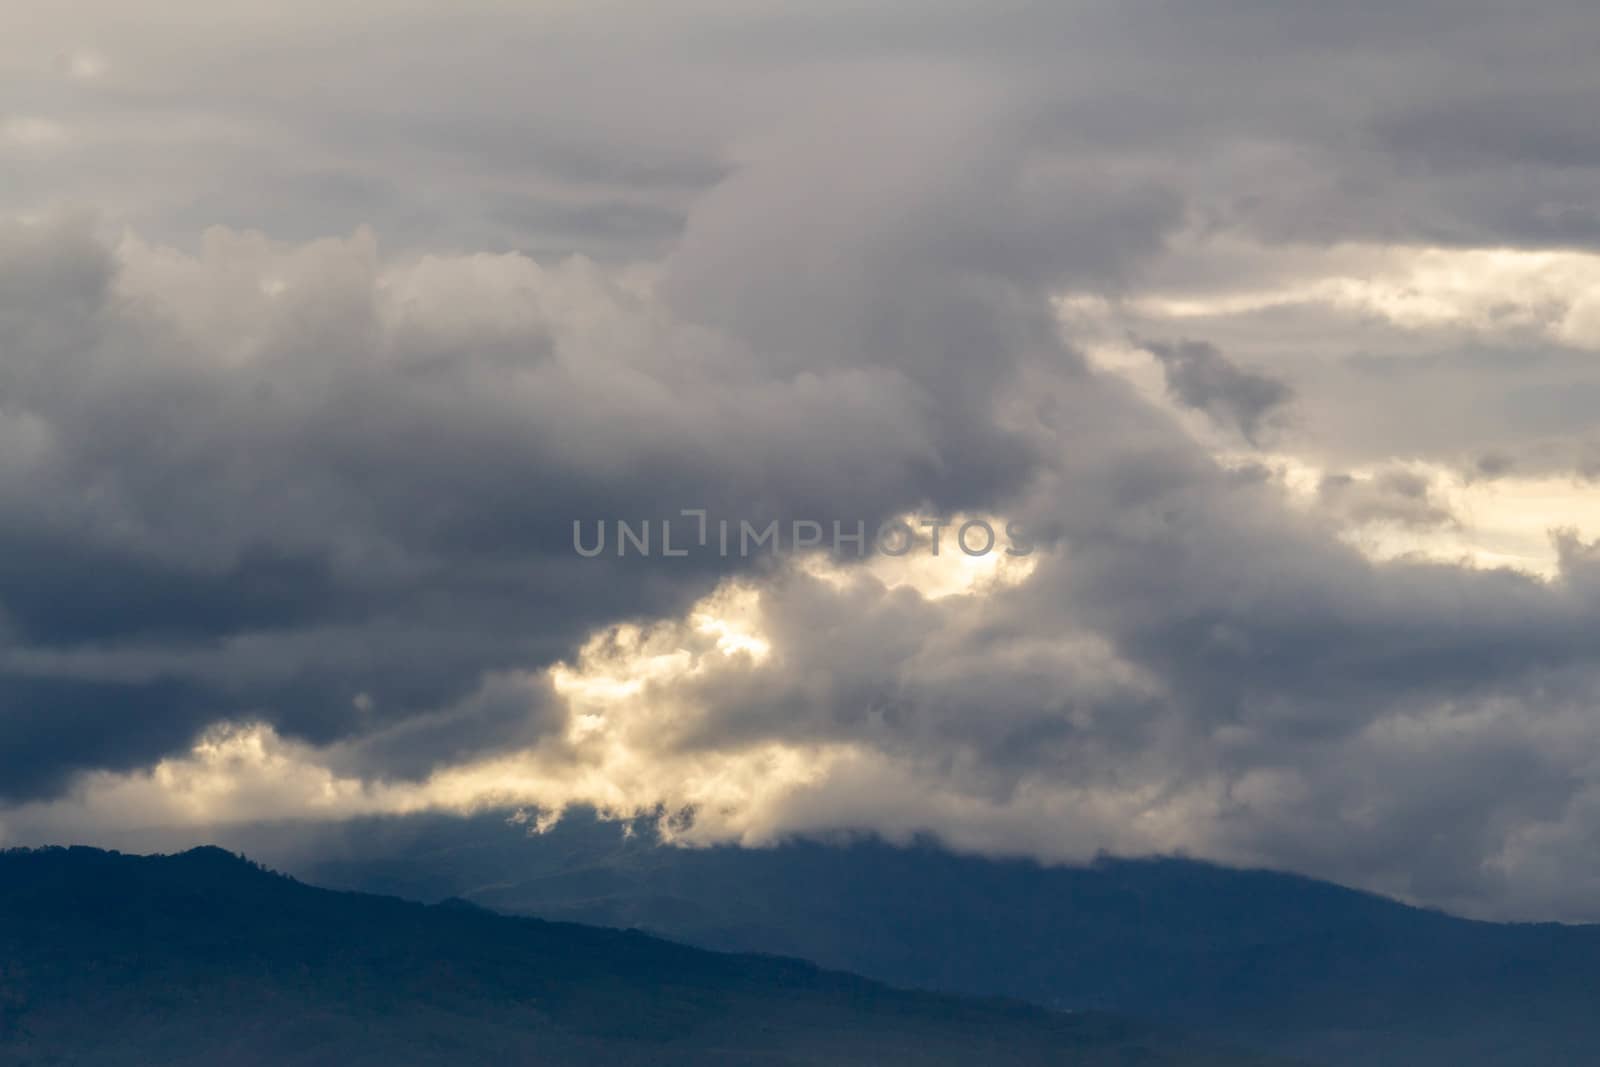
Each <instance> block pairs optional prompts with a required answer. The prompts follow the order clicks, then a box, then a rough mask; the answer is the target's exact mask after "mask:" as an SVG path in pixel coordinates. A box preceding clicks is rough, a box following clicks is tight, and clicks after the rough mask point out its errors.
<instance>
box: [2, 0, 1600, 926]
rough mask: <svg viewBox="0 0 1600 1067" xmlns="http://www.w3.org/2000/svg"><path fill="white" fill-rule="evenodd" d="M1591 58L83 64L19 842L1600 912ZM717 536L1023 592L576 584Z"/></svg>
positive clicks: (1003, 39) (140, 49)
mask: <svg viewBox="0 0 1600 1067" xmlns="http://www.w3.org/2000/svg"><path fill="white" fill-rule="evenodd" d="M1544 6H1545V7H1546V8H1547V10H1546V11H1544V12H1543V15H1544V17H1542V18H1538V19H1534V18H1527V17H1522V16H1518V17H1515V18H1509V17H1507V16H1506V15H1504V14H1502V13H1499V12H1497V11H1494V10H1492V9H1491V7H1490V5H1470V7H1471V8H1472V10H1471V12H1470V16H1471V17H1467V15H1463V13H1462V8H1461V6H1460V5H1444V4H1442V3H1439V4H1432V3H1420V4H1414V5H1402V6H1401V7H1395V6H1393V5H1385V6H1381V7H1380V6H1373V5H1356V6H1354V7H1350V6H1348V5H1346V6H1345V7H1330V6H1328V5H1310V4H1303V5H1299V4H1297V5H1289V6H1287V7H1283V6H1282V5H1279V6H1275V7H1274V8H1273V9H1272V11H1270V12H1268V11H1266V10H1265V9H1264V8H1262V7H1261V6H1260V5H1255V4H1241V3H1220V2H1218V3H1209V2H1208V3H1201V4H1182V5H1179V4H1164V3H1135V4H1116V5H1111V4H1098V3H1086V4H1072V5H1043V4H1041V5H1032V4H1002V5H999V6H998V7H996V6H994V5H982V6H981V7H980V6H978V5H965V4H958V3H949V4H938V5H935V6H934V7H933V8H931V9H927V8H921V9H919V10H918V12H917V13H916V17H915V20H914V21H913V16H912V14H911V13H910V12H909V11H908V10H906V9H902V8H901V7H900V6H899V5H896V4H892V3H883V4H873V5H867V6H860V5H849V6H848V8H847V7H845V6H843V5H840V6H839V7H838V8H836V9H835V8H832V7H829V6H827V5H824V6H823V7H820V8H818V7H812V8H808V9H806V10H803V11H802V10H798V9H794V8H789V7H785V6H781V5H771V6H769V5H759V6H753V7H752V6H748V5H739V7H738V8H737V9H736V10H732V9H730V10H723V9H722V7H721V5H718V4H713V3H707V4H699V5H694V6H693V7H692V8H690V9H685V10H683V11H680V12H677V13H675V16H674V19H673V21H672V22H671V23H670V24H669V23H668V22H667V21H666V20H664V18H663V17H662V16H661V15H659V14H657V13H654V12H652V11H650V10H646V9H639V10H628V11H622V10H620V9H613V8H611V7H609V6H607V5H597V6H584V7H582V8H578V7H576V6H574V7H570V8H569V7H560V8H559V9H557V8H551V9H550V10H545V11H541V12H539V13H538V14H537V15H522V14H518V13H517V12H514V11H512V10H510V9H506V8H504V7H502V6H500V5H482V6H468V7H462V8H460V9H459V10H455V11H453V13H452V14H451V15H450V17H448V18H446V17H444V16H442V15H440V14H438V13H437V12H434V11H430V10H429V9H428V7H427V6H426V5H417V6H415V7H412V6H403V7H400V8H396V9H394V10H392V11H390V12H388V15H389V18H388V19H387V20H386V22H385V25H386V29H385V32H384V33H383V34H382V35H381V36H380V35H375V34H372V33H371V32H369V30H368V29H367V23H366V22H365V21H364V19H363V17H362V16H361V12H360V11H359V10H358V9H349V10H345V9H337V10H336V9H335V8H334V7H333V6H330V5H309V4H308V5H298V4H296V5H289V6H286V7H283V8H282V9H281V10H280V11H279V13H278V15H276V16H275V18H274V19H272V20H268V21H266V22H261V21H255V20H247V21H246V22H243V23H240V24H237V25H224V24H206V25H207V27H208V28H203V29H202V28H199V26H200V24H199V23H191V22H190V21H188V20H186V19H185V18H184V17H183V15H184V12H183V10H182V8H183V5H177V4H174V5H167V6H165V7H163V8H162V9H161V10H159V11H156V12H151V13H148V14H144V15H141V17H140V18H139V19H138V20H134V21H131V22H130V21H128V18H129V16H127V15H126V14H125V13H117V12H114V11H112V10H111V9H109V8H108V9H105V10H95V9H94V7H93V5H90V6H89V7H88V8H85V9H83V10H85V11H89V13H90V15H89V17H88V18H87V19H85V18H84V17H83V16H82V15H80V14H73V13H62V14H55V15H47V16H46V15H41V16H40V18H39V20H38V21H37V22H36V23H35V24H34V25H32V26H31V27H30V28H29V30H28V32H27V33H26V34H23V35H22V36H21V38H17V39H21V40H23V41H24V43H23V45H22V46H20V47H19V46H18V45H17V44H16V40H15V39H13V40H8V42H7V43H6V44H5V45H4V46H0V79H4V82H5V85H6V87H8V88H11V89H14V90H16V91H15V92H13V93H12V94H11V95H10V97H9V99H14V100H16V101H18V104H17V105H16V107H17V112H16V114H15V115H13V116H11V117H10V118H8V119H7V120H6V123H5V125H4V126H0V148H3V150H4V151H5V152H6V153H7V161H8V162H9V163H10V164H12V165H13V166H14V168H15V170H16V173H17V175H18V178H19V181H18V182H17V183H16V185H15V186H14V187H13V190H14V191H13V192H11V193H9V194H7V195H8V196H10V197H12V199H11V200H10V201H8V202H7V206H9V207H10V208H12V209H14V213H16V214H18V215H19V216H24V218H21V219H19V221H16V222H12V223H8V224H6V225H5V226H4V227H3V228H0V353H3V358H0V445H3V446H4V447H3V449H0V548H3V549H4V551H3V552H0V742H3V743H0V793H3V794H4V796H5V799H6V804H7V806H6V807H5V808H4V809H3V810H0V822H3V823H4V825H5V827H6V830H7V832H8V833H9V834H11V835H12V836H13V837H15V838H19V839H25V838H37V837H41V836H53V837H63V836H85V835H93V834H95V833H99V832H110V830H111V828H114V827H121V828H124V829H126V828H128V827H130V826H132V825H135V824H138V823H160V822H175V823H180V824H186V825H196V826H201V825H205V824H206V823H207V822H208V821H216V820H242V819H252V818H261V817H268V816H277V815H317V816H322V817H330V818H332V817H340V816H345V815H352V814H359V813H363V812H372V811H388V812H407V811H415V810H421V809H427V808H446V809H465V808H472V807H476V806H485V805H495V804H535V805H539V806H541V807H544V808H546V809H549V810H555V809H559V808H560V807H561V806H562V805H563V804H567V803H573V802H584V803H593V804H598V805H600V806H602V807H605V808H608V809H610V810H613V811H619V812H631V811H633V810H635V809H638V808H644V809H652V808H655V807H656V806H658V805H660V806H665V807H666V808H667V809H669V810H672V811H674V812H682V811H690V810H692V811H693V813H694V815H693V818H692V820H690V821H688V822H686V823H683V824H682V825H681V827H680V832H681V833H682V835H683V836H685V837H687V838H690V839H714V838H728V837H731V838H737V839H743V840H748V841H752V842H754V841H761V840H767V839H770V838H772V837H773V836H777V835H781V834H784V833H791V832H809V831H821V830H826V829H832V828H837V827H841V826H846V827H856V828H866V829H873V830H878V831H882V832H886V833H893V834H903V833H912V832H917V831H922V830H930V831H932V832H935V833H937V834H940V835H942V836H943V837H944V838H945V839H946V840H947V841H949V842H951V843H953V844H955V845H958V846H959V847H963V848H970V849H977V850H985V851H1001V852H1029V853H1033V854H1037V855H1042V856H1047V857H1052V858H1074V857H1082V856H1086V855H1089V854H1091V853H1092V852H1094V851H1095V850H1096V849H1100V848H1111V849H1116V850H1123V851H1147V850H1173V849H1187V850H1190V851H1194V852H1199V853H1204V854H1207V855H1212V856H1217V857H1220V858H1225V859H1235V860H1246V861H1250V862H1264V863H1270V864H1277V865H1286V866H1291V867H1295V868H1297V869H1302V870H1307V871H1312V872H1314V873H1318V874H1323V875H1328V876H1332V877H1336V878H1342V879H1345V880H1349V881H1356V882H1360V883H1362V884H1365V885H1370V886H1374V887H1378V888H1384V889H1388V890H1391V891H1395V892H1400V893H1404V894H1408V895H1410V896H1413V897H1416V898H1419V899H1424V900H1429V901H1433V902H1441V903H1449V904H1453V905H1456V906H1461V907H1467V908H1472V909H1475V910H1479V911H1485V912H1514V913H1523V914H1549V913H1560V914H1580V913H1581V914H1590V911H1589V910H1588V909H1590V907H1591V906H1590V905H1587V904H1585V903H1584V901H1585V900H1586V899H1587V897H1586V896H1585V895H1584V894H1586V893H1587V892H1588V889H1589V888H1590V887H1592V885H1593V883H1594V879H1595V878H1596V877H1597V876H1600V872H1595V871H1593V870H1591V869H1590V868H1589V867H1588V865H1587V864H1586V862H1584V861H1582V860H1581V859H1578V858H1573V859H1564V858H1562V857H1563V854H1564V852H1565V850H1567V848H1568V846H1569V845H1571V844H1572V843H1574V842H1580V841H1585V840H1587V839H1588V837H1589V836H1591V835H1592V834H1593V833H1594V832H1595V827H1596V826H1597V825H1600V824H1597V823H1596V822H1595V821H1594V817H1593V812H1594V809H1595V803H1594V799H1593V796H1594V782H1595V772H1594V770H1593V767H1594V766H1596V765H1597V764H1596V762H1595V755H1596V750H1597V746H1600V729H1596V728H1595V727H1594V726H1593V725H1592V724H1591V722H1590V719H1591V717H1592V716H1591V711H1592V708H1593V706H1594V698H1595V691H1596V685H1597V683H1600V662H1597V657H1596V655H1595V653H1594V651H1593V647H1592V642H1591V641H1589V640H1588V639H1587V638H1586V635H1587V634H1588V633H1592V632H1593V628H1594V625H1595V623H1596V621H1597V619H1596V614H1597V611H1600V601H1597V593H1596V590H1597V583H1596V581H1595V578H1594V574H1595V564H1594V560H1593V550H1592V549H1590V548H1587V547H1586V544H1587V542H1586V541H1585V540H1584V537H1585V536H1587V537H1593V536H1594V535H1595V534H1597V533H1600V528H1595V527H1593V526H1587V527H1586V524H1588V523H1590V521H1591V519H1592V518H1593V516H1592V515H1591V514H1590V513H1588V512H1586V511H1585V509H1584V498H1583V496H1582V492H1583V490H1582V488H1581V479H1582V478H1583V477H1585V476H1586V472H1588V471H1589V470H1590V466H1587V465H1586V464H1592V461H1593V456H1594V455H1595V454H1596V453H1594V452H1593V441H1594V437H1593V425H1592V419H1591V418H1590V416H1589V414H1588V412H1589V410H1590V409H1589V407H1586V406H1585V405H1584V402H1583V401H1584V398H1586V397H1591V396H1592V395H1593V392H1594V390H1595V389H1596V388H1600V372H1597V370H1596V365H1595V363H1594V361H1593V352H1592V349H1593V348H1594V347H1595V343H1596V342H1595V336H1594V329H1593V322H1592V321H1591V320H1593V318H1594V315H1593V307H1592V305H1593V293H1592V292H1591V290H1592V289H1593V286H1594V282H1595V279H1596V278H1600V268H1597V267H1596V263H1597V262H1600V259H1597V257H1596V255H1595V249H1594V247H1593V246H1594V241H1595V235H1596V234H1597V233H1600V228H1597V227H1596V225H1595V224H1594V218H1593V213H1592V205H1589V206H1586V204H1587V201H1586V200H1584V199H1583V197H1584V196H1586V195H1587V194H1586V193H1585V192H1584V190H1585V189H1586V188H1587V187H1588V185H1586V183H1590V184H1592V180H1593V177H1594V175H1593V173H1592V171H1593V170H1594V168H1595V166H1596V165H1597V158H1596V156H1595V154H1594V153H1593V152H1590V151H1589V150H1588V146H1586V144H1585V142H1584V138H1585V136H1586V135H1585V132H1584V131H1585V128H1584V126H1583V124H1582V123H1581V122H1578V121H1577V120H1576V119H1575V118H1574V117H1573V116H1575V115H1579V114H1582V113H1583V112H1582V108H1583V107H1584V106H1585V104H1584V101H1586V100H1587V99H1588V98H1589V96H1590V95H1592V93H1593V91H1594V88H1595V86H1594V82H1593V76H1592V73H1591V71H1592V64H1591V63H1590V62H1589V59H1590V56H1591V55H1592V49H1591V48H1588V47H1587V44H1588V43H1592V40H1593V37H1594V31H1595V30H1596V29H1597V28H1600V23H1597V20H1596V19H1595V18H1594V17H1593V15H1592V14H1589V13H1588V12H1587V10H1586V9H1585V8H1584V7H1583V6H1581V5H1577V4H1571V5H1568V4H1562V3H1554V2H1552V3H1550V4H1548V5H1544ZM74 10H75V11H76V10H77V9H74ZM118 11H120V9H118ZM1441 20H1443V22H1442V23H1441ZM1442 24H1447V25H1448V27H1449V28H1448V31H1440V30H1439V26H1440V25H1442ZM624 30H626V31H628V32H623V31H624ZM1441 32H1443V33H1444V35H1443V37H1441V36H1440V34H1441ZM1497 53H1501V54H1503V55H1504V56H1506V57H1509V58H1512V59H1519V60H1529V59H1532V58H1535V57H1536V58H1537V59H1538V60H1539V61H1538V62H1537V63H1533V62H1523V63H1521V64H1520V65H1518V66H1516V67H1515V68H1514V71H1515V76H1514V77H1512V78H1511V79H1509V80H1510V81H1511V82H1513V83H1514V84H1509V85H1508V84H1507V79H1503V78H1496V79H1488V78H1486V77H1485V76H1484V75H1483V73H1482V70H1483V68H1484V67H1485V66H1486V64H1485V63H1482V62H1479V60H1480V59H1484V58H1485V57H1490V56H1493V55H1495V54H1497ZM1241 55H1245V56H1248V57H1249V62H1247V63H1243V64H1241V63H1239V62H1238V61H1237V60H1238V57H1239V56H1241ZM41 57H46V58H44V59H41ZM1463 101H1473V102H1476V103H1477V104H1478V105H1481V106H1474V107H1468V106H1466V104H1464V103H1463ZM1530 116H1532V117H1534V118H1536V119H1537V121H1532V122H1531V125H1530V121H1529V120H1530ZM1522 129H1527V130H1529V131H1531V132H1530V133H1529V135H1528V136H1529V137H1530V138H1531V139H1532V148H1531V149H1530V151H1528V152H1511V151H1508V148H1507V146H1508V145H1510V144H1511V143H1512V141H1511V140H1510V138H1511V137H1512V132H1513V131H1516V130H1522ZM107 174H114V175H115V178H116V180H115V181H114V182H113V181H108V180H107V179H106V177H105V176H106V175H107ZM58 196H64V197H65V198H66V199H69V200H72V201H75V202H78V203H81V204H85V205H88V206H89V207H91V208H95V209H98V211H99V214H98V215H91V214H81V213H75V212H74V211H67V212H61V211H58V210H54V209H51V208H50V207H49V205H48V202H49V201H50V200H52V199H54V198H56V197H58ZM1585 212H1589V214H1587V215H1586V214H1585ZM212 224H222V225H220V226H217V227H213V226H212ZM257 229H264V230H265V231H266V232H268V233H270V234H272V235H273V237H272V238H269V237H266V236H262V235H261V233H259V232H257ZM330 234H334V235H342V236H329V235H330ZM1552 246H1563V250H1561V251H1559V252H1557V251H1552V250H1551V249H1552ZM479 250H481V251H479ZM574 251H576V252H579V253H583V254H576V255H574V254H569V253H572V252H574ZM1291 396H1292V398H1293V404H1292V409H1290V410H1288V412H1287V414H1285V408H1286V404H1287V401H1288V400H1289V398H1290V397H1291ZM1429 412H1435V413H1436V414H1435V415H1433V416H1429V415H1428V413H1429ZM1269 428H1270V430H1271V432H1270V433H1268V432H1266V431H1267V430H1268V429H1269ZM1269 446H1270V448H1271V449H1272V451H1267V448H1268V447H1269ZM1563 479H1565V481H1563ZM1575 486H1577V487H1578V488H1575ZM1507 501H1511V502H1512V503H1511V504H1507V503H1506V502H1507ZM1531 501H1537V502H1538V503H1539V507H1538V509H1537V510H1534V511H1532V512H1531V513H1529V511H1530V509H1529V508H1528V507H1526V506H1525V505H1527V504H1528V503H1529V502H1531ZM1513 505H1515V506H1513ZM693 507H703V508H706V509H708V510H709V511H710V513H711V514H712V515H714V516H724V517H728V518H732V519H739V518H749V519H752V520H755V521H758V522H763V523H764V522H765V521H766V520H768V519H780V520H791V519H797V518H798V519H815V520H821V521H827V520H831V519H835V518H838V519H843V520H846V521H847V522H848V523H852V524H853V522H854V521H855V520H858V519H859V520H861V521H863V522H864V523H866V524H867V525H868V526H872V525H875V524H876V523H877V522H878V521H879V520H881V519H885V518H890V517H893V516H898V515H903V514H941V515H953V514H957V513H965V514H974V515H977V514H983V515H988V516H992V517H994V518H995V519H996V521H997V522H1004V521H1006V520H1008V519H1012V520H1017V521H1020V522H1021V523H1022V524H1023V525H1024V526H1025V527H1026V528H1027V529H1028V530H1029V531H1030V532H1031V533H1032V534H1033V535H1034V537H1035V539H1036V540H1037V543H1038V548H1037V550H1036V552H1035V554H1034V555H1032V556H1029V557H1026V558H1025V559H1023V560H1005V559H1003V558H1002V557H995V558H993V559H986V560H985V561H983V562H981V563H974V562H971V561H968V560H966V559H965V557H963V556H961V555H960V554H958V553H956V552H954V551H952V550H950V549H949V547H948V542H947V548H946V553H945V555H944V556H943V557H942V558H941V559H939V560H933V559H931V558H929V557H927V556H926V555H925V553H924V552H923V551H922V550H919V552H918V553H916V554H915V555H914V556H913V557H911V558H908V559H906V560H904V561H901V562H898V563H896V562H893V561H885V560H876V561H871V562H868V563H861V562H853V561H850V560H832V561H829V560H827V559H826V558H825V557H818V558H801V557H795V556H789V557H785V558H783V559H774V558H772V557H770V556H769V557H765V558H760V559H740V558H737V557H734V558H723V557H721V556H720V555H718V554H717V553H714V552H711V551H696V552H692V553H691V554H690V555H689V556H687V557H684V558H674V559H665V558H661V557H660V556H659V555H658V556H656V557H654V558H648V559H646V558H637V557H634V558H621V559H619V558H617V557H615V556H614V555H611V554H610V553H607V554H606V555H605V556H604V557H603V558H599V559H593V560H589V559H580V558H578V557H577V556H576V554H575V553H574V552H573V548H572V543H571V524H572V521H573V520H574V519H580V520H585V521H589V522H593V521H595V520H602V519H604V520H616V519H630V520H640V519H652V520H656V521H659V520H661V519H663V518H674V517H678V516H679V512H680V510H681V509H683V508H693ZM1512 512H1516V514H1515V515H1512V514H1511V513H1512ZM1525 513H1527V514H1525ZM1565 526H1578V527H1580V528H1585V532H1580V533H1570V534H1564V535H1562V536H1559V537H1556V538H1554V539H1550V538H1549V536H1548V529H1549V528H1555V527H1565ZM946 536H947V537H948V536H949V532H948V531H947V532H946ZM1530 546H1531V547H1530ZM1463 556H1468V557H1471V558H1472V559H1476V560H1478V561H1479V564H1480V565H1473V564H1472V563H1470V562H1466V561H1464V560H1463V559H1461V558H1460V557H1463ZM1484 560H1490V561H1493V560H1504V561H1509V562H1514V563H1516V564H1518V569H1495V568H1489V567H1483V566H1481V563H1482V561H1484ZM997 562H998V563H999V564H1000V566H999V569H998V570H995V571H991V570H990V569H989V566H990V565H992V564H996V563H997Z"/></svg>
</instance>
